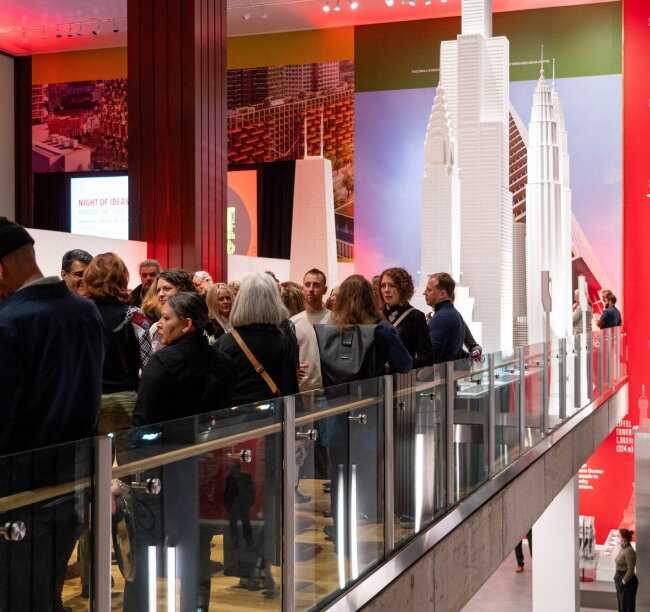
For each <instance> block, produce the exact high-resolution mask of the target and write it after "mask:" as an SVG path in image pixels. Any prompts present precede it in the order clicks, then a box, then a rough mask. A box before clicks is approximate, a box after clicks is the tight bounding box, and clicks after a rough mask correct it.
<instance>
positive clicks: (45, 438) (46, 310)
mask: <svg viewBox="0 0 650 612" xmlns="http://www.w3.org/2000/svg"><path fill="white" fill-rule="evenodd" d="M103 361H104V340H103V334H102V321H101V318H100V316H99V312H97V308H96V307H95V305H94V304H93V303H92V302H90V301H88V300H85V299H83V298H80V297H79V296H77V295H74V294H72V293H70V291H68V288H67V287H66V285H65V283H64V282H63V281H60V282H46V283H43V284H35V285H30V286H28V287H25V288H24V289H22V290H20V291H18V292H17V293H15V294H14V295H13V296H11V297H10V298H8V299H7V300H5V301H3V302H0V418H1V419H2V426H1V427H0V454H3V455H4V454H8V453H14V452H18V451H23V450H27V449H32V448H39V447H42V446H49V445H52V444H59V443H62V442H66V441H72V440H79V439H81V438H86V437H89V436H92V435H93V434H94V433H95V428H96V426H97V417H98V414H99V402H100V395H101V379H102V366H103Z"/></svg>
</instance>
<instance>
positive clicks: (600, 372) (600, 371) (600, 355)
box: [596, 331, 605, 395]
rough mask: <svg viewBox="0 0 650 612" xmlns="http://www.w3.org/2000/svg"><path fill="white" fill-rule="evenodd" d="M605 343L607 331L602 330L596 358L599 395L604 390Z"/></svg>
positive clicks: (599, 335)
mask: <svg viewBox="0 0 650 612" xmlns="http://www.w3.org/2000/svg"><path fill="white" fill-rule="evenodd" d="M604 344H605V333H604V332H602V331H601V332H600V333H599V334H598V345H597V346H596V348H597V349H598V355H597V356H596V359H598V374H597V376H598V380H597V383H598V395H600V394H601V393H602V392H603V349H604V348H605V347H604Z"/></svg>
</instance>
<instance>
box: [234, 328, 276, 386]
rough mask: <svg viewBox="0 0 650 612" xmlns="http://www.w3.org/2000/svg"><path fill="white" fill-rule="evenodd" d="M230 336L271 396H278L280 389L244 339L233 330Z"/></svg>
mask: <svg viewBox="0 0 650 612" xmlns="http://www.w3.org/2000/svg"><path fill="white" fill-rule="evenodd" d="M230 334H231V336H232V337H233V338H234V340H235V342H236V343H237V344H238V346H239V348H240V349H241V350H242V353H244V355H246V359H248V361H250V364H251V365H252V366H253V369H254V370H255V371H256V372H257V373H258V374H259V375H260V376H261V377H262V378H263V379H264V382H265V383H266V384H267V386H268V388H269V389H270V390H271V393H273V395H277V396H279V395H280V389H279V388H278V386H277V385H276V384H275V381H274V380H273V379H272V378H271V375H270V374H269V373H268V372H267V371H266V370H265V369H264V366H263V365H262V364H261V363H260V362H259V361H258V360H257V357H255V355H253V351H251V350H250V348H248V345H247V344H246V343H245V342H244V339H243V338H242V337H241V336H240V335H239V332H238V331H237V330H236V329H235V328H233V329H232V330H231V331H230Z"/></svg>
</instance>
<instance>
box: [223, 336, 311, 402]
mask: <svg viewBox="0 0 650 612" xmlns="http://www.w3.org/2000/svg"><path fill="white" fill-rule="evenodd" d="M236 329H237V331H238V332H239V334H240V335H241V337H242V339H243V340H244V342H245V343H246V344H247V345H248V348H249V349H250V350H251V352H252V353H253V355H255V357H256V358H257V360H258V361H259V362H260V363H261V364H262V365H263V366H264V369H265V370H266V371H267V372H268V373H269V375H270V376H271V378H272V379H273V381H274V382H275V384H276V385H277V386H278V388H279V389H280V393H281V395H291V394H294V393H298V378H297V369H298V343H297V341H296V337H295V335H294V334H293V332H292V331H291V329H290V328H289V327H287V328H286V329H285V331H283V330H280V329H279V328H278V327H276V326H275V325H257V324H256V325H245V326H243V327H238V328H236ZM216 346H218V347H219V348H220V349H221V350H222V351H223V352H224V353H226V354H227V355H228V356H230V357H231V358H232V360H233V362H234V367H235V381H234V389H233V398H232V399H233V405H235V406H243V405H245V404H250V403H253V402H259V401H263V400H266V399H270V398H272V397H273V394H272V393H271V390H270V389H269V387H268V385H267V384H266V383H265V382H264V379H263V378H262V377H261V376H260V375H259V374H258V373H257V372H256V371H255V370H254V369H253V366H252V365H251V363H250V361H248V359H247V358H246V355H244V353H243V352H242V351H241V349H240V348H239V346H238V344H237V343H236V342H235V340H234V339H233V337H232V335H231V334H225V335H224V336H221V338H219V340H218V341H217V344H216Z"/></svg>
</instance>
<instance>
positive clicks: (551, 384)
mask: <svg viewBox="0 0 650 612" xmlns="http://www.w3.org/2000/svg"><path fill="white" fill-rule="evenodd" d="M547 354H548V366H547V380H546V389H547V390H548V395H547V397H548V402H547V405H548V410H547V413H546V430H547V431H548V430H549V429H554V428H555V427H557V426H558V425H559V424H560V423H562V421H563V420H564V419H563V417H562V410H563V405H562V398H561V393H563V390H564V387H563V386H562V385H561V380H560V367H561V366H560V357H561V356H560V342H559V341H558V340H557V339H555V340H553V341H552V342H550V343H548V353H547Z"/></svg>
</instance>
